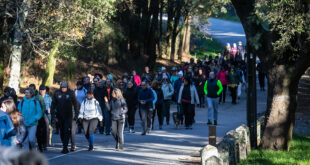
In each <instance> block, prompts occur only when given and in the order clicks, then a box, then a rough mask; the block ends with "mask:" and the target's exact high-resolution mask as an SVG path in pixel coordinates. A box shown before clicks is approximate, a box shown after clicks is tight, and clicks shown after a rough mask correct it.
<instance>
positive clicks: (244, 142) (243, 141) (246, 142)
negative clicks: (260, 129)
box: [236, 125, 250, 159]
mask: <svg viewBox="0 0 310 165" xmlns="http://www.w3.org/2000/svg"><path fill="white" fill-rule="evenodd" d="M236 132H237V133H238V134H239V159H246V158H247V152H248V151H247V150H248V146H250V139H249V136H248V135H249V134H248V127H247V126H246V125H241V126H239V127H238V128H236Z"/></svg>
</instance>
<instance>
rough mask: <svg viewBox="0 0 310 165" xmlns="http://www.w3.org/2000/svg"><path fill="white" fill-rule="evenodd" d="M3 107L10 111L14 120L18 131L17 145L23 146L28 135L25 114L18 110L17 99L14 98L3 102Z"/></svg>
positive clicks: (7, 111)
mask: <svg viewBox="0 0 310 165" xmlns="http://www.w3.org/2000/svg"><path fill="white" fill-rule="evenodd" d="M1 107H2V109H3V110H4V111H6V113H8V114H9V115H10V117H11V119H12V121H13V125H14V128H15V131H16V140H15V142H16V145H17V146H18V147H19V148H22V146H23V145H22V144H23V143H24V141H25V139H26V135H27V130H26V125H25V120H24V117H23V115H22V114H21V113H20V112H19V111H18V110H17V108H16V106H15V101H14V100H13V99H7V100H4V101H3V102H2V105H1Z"/></svg>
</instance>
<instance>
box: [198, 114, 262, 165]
mask: <svg viewBox="0 0 310 165" xmlns="http://www.w3.org/2000/svg"><path fill="white" fill-rule="evenodd" d="M264 122H265V118H264V116H263V117H261V118H259V119H258V120H257V142H258V145H259V144H260V141H261V137H262V135H263V133H262V128H263V127H264ZM250 152H251V144H250V131H249V128H248V126H246V125H241V126H239V127H237V128H236V129H235V130H230V131H228V132H227V133H226V135H225V136H224V138H223V139H222V141H221V142H219V143H218V144H217V145H216V146H212V145H207V146H205V147H204V148H203V149H202V150H201V164H202V165H235V164H237V163H239V162H240V160H242V159H246V158H247V155H248V154H249V153H250Z"/></svg>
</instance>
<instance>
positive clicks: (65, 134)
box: [59, 119, 72, 148]
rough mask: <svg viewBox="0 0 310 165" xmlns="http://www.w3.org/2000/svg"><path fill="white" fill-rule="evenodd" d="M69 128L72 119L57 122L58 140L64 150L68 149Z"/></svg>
mask: <svg viewBox="0 0 310 165" xmlns="http://www.w3.org/2000/svg"><path fill="white" fill-rule="evenodd" d="M71 127H72V119H67V120H64V119H60V120H59V129H60V138H61V141H62V145H63V147H64V148H67V147H68V143H69V139H70V136H71Z"/></svg>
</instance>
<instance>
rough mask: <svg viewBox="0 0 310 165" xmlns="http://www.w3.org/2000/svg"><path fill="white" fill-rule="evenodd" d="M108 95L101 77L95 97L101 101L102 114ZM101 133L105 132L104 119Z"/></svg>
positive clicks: (100, 128)
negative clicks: (105, 98)
mask: <svg viewBox="0 0 310 165" xmlns="http://www.w3.org/2000/svg"><path fill="white" fill-rule="evenodd" d="M106 95H107V90H106V88H105V86H104V81H103V80H101V79H100V80H99V82H98V87H96V89H95V91H94V97H95V99H96V100H97V101H98V102H99V105H100V108H101V111H102V114H103V111H104V109H105V103H104V96H106ZM84 100H85V99H84ZM99 133H100V134H103V133H104V123H103V120H102V121H101V122H100V123H99Z"/></svg>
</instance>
